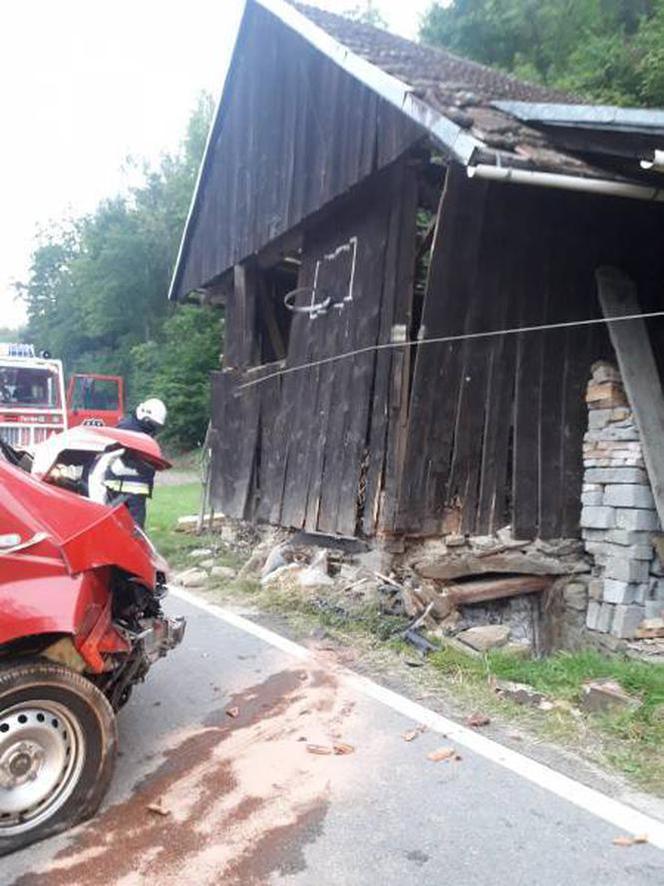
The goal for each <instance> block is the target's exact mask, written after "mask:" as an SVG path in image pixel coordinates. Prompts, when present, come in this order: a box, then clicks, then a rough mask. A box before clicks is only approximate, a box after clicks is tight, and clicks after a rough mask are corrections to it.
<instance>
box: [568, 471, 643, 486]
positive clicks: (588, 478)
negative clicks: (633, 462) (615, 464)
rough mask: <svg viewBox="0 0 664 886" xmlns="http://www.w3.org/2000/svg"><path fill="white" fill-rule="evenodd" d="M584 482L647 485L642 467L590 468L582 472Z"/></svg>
mask: <svg viewBox="0 0 664 886" xmlns="http://www.w3.org/2000/svg"><path fill="white" fill-rule="evenodd" d="M583 479H584V482H585V483H639V484H640V485H642V486H647V485H648V475H647V474H646V472H645V471H644V470H643V468H590V469H589V470H587V471H586V472H585V474H584V478H583Z"/></svg>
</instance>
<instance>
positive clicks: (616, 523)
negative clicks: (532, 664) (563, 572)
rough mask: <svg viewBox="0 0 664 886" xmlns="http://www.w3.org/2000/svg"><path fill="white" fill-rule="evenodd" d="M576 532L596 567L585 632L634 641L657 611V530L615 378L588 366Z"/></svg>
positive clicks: (662, 603)
mask: <svg viewBox="0 0 664 886" xmlns="http://www.w3.org/2000/svg"><path fill="white" fill-rule="evenodd" d="M586 399H587V403H588V431H587V433H586V435H585V438H584V447H583V458H584V484H583V493H582V512H581V526H582V536H583V540H584V544H585V548H586V551H587V552H588V553H589V554H590V555H591V556H592V557H593V559H594V562H595V567H594V570H593V577H592V580H591V582H590V585H589V596H590V599H589V603H588V611H587V617H586V626H587V628H588V630H590V631H594V632H598V633H600V634H610V635H612V636H613V637H617V638H621V639H631V638H634V637H635V636H636V635H637V633H638V630H639V628H640V627H641V625H642V623H643V621H644V620H645V619H655V618H659V617H660V616H661V615H662V612H663V611H664V577H663V576H664V570H663V569H662V564H661V563H660V562H659V559H658V557H657V555H656V552H655V547H654V541H655V538H656V535H657V533H659V531H660V528H661V527H660V524H659V519H658V516H657V511H656V509H655V501H654V498H653V495H652V491H651V488H650V483H649V481H648V475H647V472H646V466H645V461H644V457H643V447H642V444H641V439H640V435H639V430H638V428H637V426H636V422H635V419H634V415H633V414H632V411H631V408H630V406H629V403H628V401H627V397H626V395H625V391H624V388H623V385H622V381H621V378H620V373H619V372H618V370H617V369H616V368H615V366H612V365H610V364H608V363H597V364H595V365H594V366H593V372H592V379H591V381H590V384H589V385H588V391H587V398H586Z"/></svg>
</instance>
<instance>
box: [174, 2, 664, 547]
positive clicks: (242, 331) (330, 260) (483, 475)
mask: <svg viewBox="0 0 664 886" xmlns="http://www.w3.org/2000/svg"><path fill="white" fill-rule="evenodd" d="M658 148H664V112H646V111H636V110H618V109H615V108H603V107H591V106H584V105H579V104H574V103H573V101H572V100H571V99H570V98H569V97H566V96H564V95H560V94H557V93H553V92H551V91H548V90H546V89H544V88H542V87H540V86H535V85H531V84H527V83H523V82H520V81H518V80H516V79H513V78H511V77H508V76H506V75H504V74H501V73H499V72H497V71H495V70H491V69H489V68H486V67H483V66H481V65H478V64H476V63H474V62H470V61H467V60H464V59H460V58H458V57H455V56H453V55H450V54H447V53H445V52H441V51H437V50H434V49H431V48H427V47H425V46H421V45H418V44H415V43H411V42H409V41H406V40H403V39H400V38H398V37H396V36H393V35H391V34H388V33H385V32H383V31H380V30H377V29H375V28H372V27H370V26H367V25H364V24H359V23H357V22H352V21H348V20H346V19H344V18H341V17H338V16H335V15H332V14H328V13H325V12H322V11H320V10H317V9H313V8H309V7H304V6H299V5H295V6H294V5H290V4H287V3H285V2H282V0H247V3H246V9H245V12H244V16H243V19H242V23H241V27H240V30H239V33H238V37H237V43H236V47H235V51H234V55H233V59H232V63H231V65H230V69H229V72H228V76H227V80H226V83H225V85H224V89H223V94H222V97H221V101H220V104H219V108H218V112H217V114H216V119H215V121H214V125H213V128H212V130H211V135H210V139H209V143H208V147H207V150H206V154H205V159H204V162H203V164H202V168H201V173H200V177H199V181H198V185H197V188H196V193H195V196H194V199H193V202H192V207H191V211H190V215H189V218H188V221H187V225H186V229H185V232H184V236H183V240H182V246H181V250H180V254H179V257H178V261H177V266H176V269H175V272H174V276H173V281H172V287H171V293H170V297H171V298H172V299H175V300H183V299H185V298H187V297H189V296H190V295H191V294H192V293H196V294H198V296H199V297H202V298H204V299H206V300H207V301H208V302H210V303H213V304H223V305H224V306H225V313H226V339H225V343H224V345H223V368H222V369H220V371H218V372H216V373H215V374H214V380H213V402H212V418H211V421H212V441H213V475H212V476H213V498H214V502H215V505H216V506H217V507H218V509H220V510H222V511H223V512H224V513H225V514H227V515H229V516H233V517H238V518H245V519H248V520H252V521H262V522H268V523H272V524H278V525H282V526H286V527H294V528H304V529H306V530H309V531H316V532H322V533H327V534H334V535H343V536H357V535H361V536H364V537H389V536H401V535H408V536H429V535H437V534H441V533H453V532H457V533H468V534H474V535H486V534H489V533H492V532H495V531H496V530H498V529H499V528H501V527H504V526H506V525H510V526H511V527H512V531H513V533H514V534H515V535H516V536H517V537H519V538H535V537H540V538H544V539H546V538H549V539H550V538H575V537H578V535H579V533H580V530H579V516H580V509H581V487H582V480H583V460H582V447H583V435H584V433H585V431H586V424H587V412H586V404H585V390H586V385H587V382H588V379H589V377H590V374H591V366H592V365H593V364H594V363H595V361H597V360H599V359H602V358H609V359H611V358H613V350H612V344H611V341H610V338H609V335H608V333H607V329H606V326H604V325H602V324H597V325H580V326H579V325H569V326H565V327H562V328H556V329H553V330H549V331H536V332H521V333H518V334H515V333H514V332H510V333H509V334H505V335H494V336H486V337H473V335H472V334H475V333H482V332H491V331H496V330H514V329H518V328H523V327H532V326H541V325H543V324H556V323H566V322H572V321H581V320H588V319H597V318H600V317H601V316H602V311H601V307H600V302H599V300H598V294H597V284H596V279H595V272H596V270H597V268H598V267H600V266H602V265H606V264H610V265H613V266H617V267H618V268H620V269H621V270H622V271H623V272H624V273H625V274H627V275H628V276H629V278H630V279H631V280H632V281H634V283H635V285H636V290H637V293H638V300H639V304H640V309H641V310H643V311H656V310H658V309H659V308H662V307H664V291H663V289H664V249H663V248H662V243H663V242H664V207H662V205H661V201H662V199H663V198H664V195H663V194H662V193H661V192H660V191H659V190H658V182H660V181H661V177H660V176H661V165H660V164H661V157H662V155H661V153H659V152H658V151H657V149H658ZM648 329H649V332H650V335H651V339H652V341H653V343H654V345H655V348H654V349H655V352H656V354H657V355H658V359H659V355H661V354H662V353H663V349H662V347H661V344H662V343H664V325H663V323H662V320H659V319H654V320H652V321H650V322H649V324H648ZM458 336H465V337H462V338H458ZM440 338H444V339H448V338H452V339H454V340H451V341H449V340H448V341H442V342H440V341H438V342H437V343H432V342H431V341H430V340H431V339H440ZM658 342H659V345H658ZM376 345H380V346H382V347H380V348H378V349H376V348H375V346H376ZM349 354H352V355H351V356H349Z"/></svg>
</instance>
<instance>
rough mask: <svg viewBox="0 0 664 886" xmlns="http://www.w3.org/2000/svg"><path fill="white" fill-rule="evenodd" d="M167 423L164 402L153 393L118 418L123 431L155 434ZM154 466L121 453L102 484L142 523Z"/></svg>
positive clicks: (143, 524)
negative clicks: (128, 413)
mask: <svg viewBox="0 0 664 886" xmlns="http://www.w3.org/2000/svg"><path fill="white" fill-rule="evenodd" d="M165 424H166V406H165V405H164V403H162V401H161V400H158V399H157V398H156V397H151V398H150V399H149V400H145V401H144V402H143V403H139V404H138V406H137V407H136V409H135V410H134V411H133V412H132V413H131V414H130V415H126V416H125V417H124V418H122V419H120V421H119V422H118V425H117V426H118V428H120V429H121V430H123V431H135V432H138V433H140V434H149V436H150V437H156V436H157V434H158V433H159V431H161V429H162V428H163V427H164V425H165ZM154 474H155V472H154V468H151V467H150V465H148V464H146V463H145V462H144V461H143V460H142V459H139V458H137V457H135V456H131V455H128V454H126V453H125V454H124V455H123V456H122V457H121V458H117V459H115V460H114V461H112V462H111V464H110V465H109V467H108V470H107V472H106V477H105V480H104V485H105V486H106V488H107V489H108V490H109V492H110V493H111V494H112V495H113V497H114V498H118V497H120V496H122V498H123V500H124V502H125V504H126V505H127V508H128V509H129V512H130V514H131V515H132V517H133V518H134V521H135V522H136V523H137V524H138V525H139V526H140V527H141V529H143V528H144V527H145V517H146V510H147V508H146V505H147V500H148V498H150V497H151V496H152V487H153V485H154Z"/></svg>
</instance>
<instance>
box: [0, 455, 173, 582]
mask: <svg viewBox="0 0 664 886" xmlns="http://www.w3.org/2000/svg"><path fill="white" fill-rule="evenodd" d="M0 488H1V489H2V495H1V496H0V540H1V541H2V544H1V545H0V582H1V581H4V580H10V577H7V578H6V579H5V578H4V577H3V575H2V572H3V570H2V559H3V557H2V553H3V550H4V551H8V550H10V549H12V548H13V549H14V550H16V549H17V548H19V547H25V548H26V550H28V549H29V548H30V547H31V546H32V545H37V544H38V543H39V542H40V541H44V540H48V542H49V543H50V545H52V546H54V547H55V548H57V550H58V551H59V553H60V555H61V557H62V559H63V560H64V562H65V565H66V567H67V570H68V572H69V573H70V574H72V575H75V574H77V573H79V572H85V571H87V570H90V569H98V568H100V567H103V566H116V567H117V568H119V569H123V570H124V571H125V572H128V573H130V574H131V575H134V576H136V577H137V578H139V579H140V580H141V581H142V582H144V583H145V584H146V585H147V586H149V587H150V588H153V587H154V585H155V580H156V572H157V570H158V569H160V566H161V561H160V558H159V556H158V554H156V552H155V551H154V549H153V548H152V546H151V545H150V544H149V542H148V541H147V539H146V538H145V536H143V535H142V533H140V532H138V531H137V529H136V526H135V524H134V521H133V519H132V517H131V515H130V513H129V512H128V510H127V509H126V507H125V506H124V505H118V507H116V508H108V507H106V506H105V505H99V504H96V503H95V502H91V501H89V500H88V499H86V498H81V497H80V496H78V495H76V494H74V493H72V492H67V491H66V490H64V489H58V488H57V487H55V486H51V485H49V484H48V483H44V482H42V481H40V480H37V479H35V478H34V477H32V476H31V475H30V474H27V473H26V472H25V471H22V470H21V469H20V468H17V467H14V466H13V465H10V464H9V463H8V462H5V461H1V460H0Z"/></svg>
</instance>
